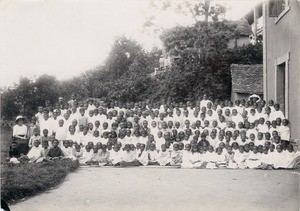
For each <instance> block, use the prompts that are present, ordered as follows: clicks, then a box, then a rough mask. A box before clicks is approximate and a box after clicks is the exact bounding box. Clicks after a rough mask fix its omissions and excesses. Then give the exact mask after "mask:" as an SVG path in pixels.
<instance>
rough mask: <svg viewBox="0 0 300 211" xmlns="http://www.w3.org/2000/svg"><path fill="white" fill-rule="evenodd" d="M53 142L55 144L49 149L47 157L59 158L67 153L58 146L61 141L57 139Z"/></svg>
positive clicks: (50, 158)
mask: <svg viewBox="0 0 300 211" xmlns="http://www.w3.org/2000/svg"><path fill="white" fill-rule="evenodd" d="M52 144H53V146H52V147H51V148H50V149H49V152H48V154H47V158H48V159H49V160H57V159H61V158H63V157H64V156H65V155H64V153H63V151H62V150H61V148H60V147H59V146H58V144H59V141H58V140H57V139H55V140H54V141H53V143H52Z"/></svg>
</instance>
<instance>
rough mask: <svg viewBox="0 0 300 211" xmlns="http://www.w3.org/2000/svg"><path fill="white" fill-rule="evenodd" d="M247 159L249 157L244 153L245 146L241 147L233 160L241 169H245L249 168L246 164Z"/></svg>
mask: <svg viewBox="0 0 300 211" xmlns="http://www.w3.org/2000/svg"><path fill="white" fill-rule="evenodd" d="M247 157H248V155H247V154H246V153H244V146H239V151H238V152H236V153H235V154H234V158H233V159H234V161H235V162H236V164H237V165H238V167H239V168H240V169H245V168H247V165H246V164H245V161H246V159H247Z"/></svg>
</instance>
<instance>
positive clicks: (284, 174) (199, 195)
mask: <svg viewBox="0 0 300 211" xmlns="http://www.w3.org/2000/svg"><path fill="white" fill-rule="evenodd" d="M299 178H300V177H299V174H295V173H293V172H292V171H261V170H206V169H203V170H196V169H195V170H194V169H167V168H163V169H158V168H97V167H90V168H86V167H81V168H80V169H79V170H78V171H77V172H75V173H72V174H70V175H69V176H68V177H67V179H66V181H65V182H64V183H63V184H62V185H60V186H59V187H58V188H56V189H53V190H51V191H48V192H47V193H44V194H41V195H39V196H36V197H33V198H30V199H28V200H25V201H23V202H20V203H18V204H15V205H12V206H10V208H11V210H12V211H18V210H20V211H41V210H55V211H59V210H62V211H68V210H70V211H75V210H81V211H82V210H117V209H122V210H172V211H173V210H185V211H187V210H299V204H298V203H299V181H300V180H299Z"/></svg>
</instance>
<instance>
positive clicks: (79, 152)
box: [73, 144, 83, 160]
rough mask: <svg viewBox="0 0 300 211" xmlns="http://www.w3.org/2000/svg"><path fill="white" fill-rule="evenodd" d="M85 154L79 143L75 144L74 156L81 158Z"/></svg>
mask: <svg viewBox="0 0 300 211" xmlns="http://www.w3.org/2000/svg"><path fill="white" fill-rule="evenodd" d="M82 155H83V150H82V149H81V147H80V145H79V144H75V150H73V156H74V157H76V158H77V159H79V160H80V159H81V158H82Z"/></svg>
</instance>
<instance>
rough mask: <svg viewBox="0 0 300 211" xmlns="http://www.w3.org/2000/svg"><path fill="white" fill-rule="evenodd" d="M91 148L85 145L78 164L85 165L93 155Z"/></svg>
mask: <svg viewBox="0 0 300 211" xmlns="http://www.w3.org/2000/svg"><path fill="white" fill-rule="evenodd" d="M92 149H93V147H91V146H90V145H86V146H85V148H84V150H83V153H82V156H81V158H80V159H79V163H80V164H86V162H87V161H89V160H91V157H92V154H93V150H92Z"/></svg>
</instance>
